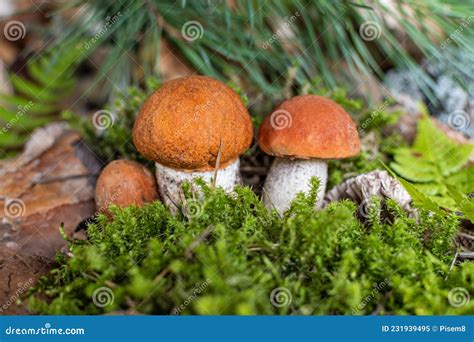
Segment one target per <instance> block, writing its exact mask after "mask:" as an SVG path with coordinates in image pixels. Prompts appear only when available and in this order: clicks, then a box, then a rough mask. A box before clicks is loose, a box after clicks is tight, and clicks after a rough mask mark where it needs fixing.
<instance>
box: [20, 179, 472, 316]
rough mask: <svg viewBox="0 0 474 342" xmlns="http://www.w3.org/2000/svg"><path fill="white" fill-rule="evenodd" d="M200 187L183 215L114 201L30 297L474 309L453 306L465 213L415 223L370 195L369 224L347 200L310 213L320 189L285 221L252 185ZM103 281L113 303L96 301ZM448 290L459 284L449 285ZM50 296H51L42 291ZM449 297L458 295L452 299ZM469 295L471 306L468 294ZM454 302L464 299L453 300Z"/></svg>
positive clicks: (300, 310)
mask: <svg viewBox="0 0 474 342" xmlns="http://www.w3.org/2000/svg"><path fill="white" fill-rule="evenodd" d="M201 186H203V191H204V197H203V198H202V199H201V200H199V201H197V200H193V199H191V198H189V199H188V203H187V208H185V209H183V214H182V215H178V216H176V217H174V216H172V215H171V214H170V213H169V211H168V210H167V209H166V208H165V207H164V206H163V205H162V204H161V203H160V202H155V203H153V204H150V205H147V206H145V207H143V208H136V207H129V208H125V209H118V208H115V209H114V210H113V212H114V215H115V220H114V221H113V222H107V220H106V218H105V217H100V218H99V221H98V222H97V223H96V224H93V225H91V226H89V228H88V235H89V241H87V242H72V243H71V245H70V250H71V252H72V253H73V257H71V258H68V257H65V256H64V255H60V256H58V263H59V266H58V268H56V269H55V270H53V271H52V272H51V274H50V275H49V276H48V277H46V278H44V279H43V280H42V281H41V282H40V283H39V285H38V286H37V287H36V289H35V290H34V291H35V292H36V293H33V294H32V296H31V297H30V299H29V305H30V308H31V309H32V310H33V311H36V312H40V313H46V314H84V313H88V314H101V313H105V312H110V311H115V310H119V309H126V310H134V311H138V312H143V313H150V314H169V313H180V314H370V313H373V312H374V311H376V312H378V313H380V314H473V313H474V302H473V301H471V302H468V303H465V305H462V306H459V307H455V306H452V305H450V303H449V298H448V297H449V296H450V293H451V294H452V293H453V289H455V288H463V289H464V291H467V292H468V293H469V292H470V293H472V292H473V290H474V281H473V280H474V264H471V263H464V264H461V265H459V266H456V267H454V268H453V269H452V270H451V271H449V266H450V262H451V260H452V258H453V255H454V251H453V246H452V241H453V237H454V235H455V233H456V231H457V226H458V221H457V218H456V217H455V216H454V215H449V216H447V217H440V216H438V215H433V214H428V213H421V217H420V218H419V220H418V222H417V221H416V220H414V219H410V218H408V217H407V216H406V215H405V213H404V212H403V211H402V210H400V209H399V208H398V207H397V206H396V205H395V204H394V203H392V202H388V203H387V207H388V210H389V211H390V213H391V215H390V216H391V219H390V221H385V222H382V221H381V220H380V218H379V217H378V208H379V206H380V203H378V202H377V201H374V202H373V205H372V206H371V210H370V215H369V216H370V217H369V218H368V220H367V222H366V223H365V225H363V224H361V223H360V222H359V221H358V220H357V219H355V215H354V214H355V210H356V208H355V206H354V205H353V204H352V203H351V202H341V203H335V204H333V205H331V206H329V207H328V208H327V209H325V210H322V211H315V210H313V203H314V201H315V196H316V191H315V190H316V187H317V186H314V188H313V191H312V193H311V194H310V195H309V196H303V195H300V196H299V197H298V198H297V200H295V202H294V203H293V205H292V207H291V209H290V210H289V211H288V212H287V213H286V214H285V216H284V217H283V218H282V219H280V218H279V217H278V215H277V214H276V213H268V212H267V210H266V209H265V208H264V206H263V205H262V203H261V202H260V200H259V199H258V198H257V197H256V196H255V194H254V193H253V192H252V191H251V190H250V189H249V188H246V187H239V188H237V189H236V193H235V194H233V195H229V194H226V193H225V192H224V191H222V190H220V189H211V188H209V187H206V186H204V185H201ZM100 287H107V288H109V289H110V291H109V292H110V293H112V294H113V298H114V299H113V301H111V300H109V301H108V302H107V304H109V305H107V306H104V307H101V306H97V305H95V304H94V300H93V297H94V291H96V290H97V289H98V288H100ZM450 291H451V292H450ZM38 293H42V296H41V297H42V298H44V295H46V296H47V299H46V300H45V301H44V299H43V300H42V299H39V297H40V296H38ZM451 297H452V296H451ZM463 304H464V303H463ZM456 306H457V305H456Z"/></svg>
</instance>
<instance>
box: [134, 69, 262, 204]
mask: <svg viewBox="0 0 474 342" xmlns="http://www.w3.org/2000/svg"><path fill="white" fill-rule="evenodd" d="M252 137H253V127H252V121H251V119H250V116H249V113H248V111H247V109H246V108H245V106H244V104H243V103H242V101H241V99H240V97H239V95H237V94H236V93H235V92H234V91H233V90H232V89H230V88H229V87H227V86H226V85H225V84H223V83H221V82H219V81H217V80H214V79H212V78H210V77H204V76H190V77H183V78H178V79H175V80H172V81H169V82H167V83H165V84H164V85H163V86H162V87H161V88H159V89H158V90H157V91H155V92H154V93H153V94H152V95H151V96H150V97H149V98H148V99H147V101H146V102H145V104H144V105H143V107H142V109H141V111H140V113H139V114H138V117H137V119H136V121H135V125H134V127H133V142H134V144H135V146H136V148H137V150H138V151H139V152H140V153H141V154H142V155H143V156H145V157H146V158H148V159H149V160H153V161H154V162H155V165H156V179H157V183H158V188H159V191H160V194H161V195H162V197H163V200H164V201H165V203H167V204H168V205H170V204H172V203H174V204H177V203H179V202H180V200H181V197H180V193H181V184H182V183H183V182H185V181H191V180H193V179H195V178H203V179H204V180H205V181H208V182H210V181H211V180H212V179H213V178H214V175H215V174H217V179H215V180H214V182H215V184H216V185H217V186H221V187H223V188H224V189H226V190H230V189H232V188H233V187H234V185H235V184H236V183H237V182H238V180H239V179H240V173H239V156H240V155H241V154H243V153H244V152H245V151H246V150H247V149H248V148H249V146H250V144H251V142H252ZM215 169H217V171H218V172H217V173H215Z"/></svg>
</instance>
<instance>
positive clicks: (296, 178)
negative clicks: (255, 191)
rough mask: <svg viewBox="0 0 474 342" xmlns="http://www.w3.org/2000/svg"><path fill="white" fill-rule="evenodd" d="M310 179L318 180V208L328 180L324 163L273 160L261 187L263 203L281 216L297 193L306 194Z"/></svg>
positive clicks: (315, 160)
mask: <svg viewBox="0 0 474 342" xmlns="http://www.w3.org/2000/svg"><path fill="white" fill-rule="evenodd" d="M312 177H317V178H319V180H320V186H319V190H318V201H317V204H316V207H320V206H321V204H322V200H323V197H324V193H325V191H326V182H327V179H328V166H327V164H326V162H325V161H324V160H321V159H295V160H290V159H288V158H275V160H274V162H273V164H272V166H271V167H270V170H269V172H268V175H267V179H266V180H265V185H264V187H263V191H264V192H263V201H264V203H265V205H266V207H267V208H269V209H273V208H275V209H276V210H277V211H278V213H279V214H280V215H282V214H283V213H284V212H285V211H286V210H287V209H288V208H289V207H290V204H291V201H293V200H294V199H295V197H296V195H297V194H298V193H299V192H305V193H308V191H309V190H310V188H311V184H310V180H311V178H312Z"/></svg>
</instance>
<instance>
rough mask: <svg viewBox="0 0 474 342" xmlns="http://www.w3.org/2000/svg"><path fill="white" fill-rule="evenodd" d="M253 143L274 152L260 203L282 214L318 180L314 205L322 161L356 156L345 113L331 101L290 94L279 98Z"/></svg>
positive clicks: (324, 168) (324, 170)
mask: <svg viewBox="0 0 474 342" xmlns="http://www.w3.org/2000/svg"><path fill="white" fill-rule="evenodd" d="M258 145H259V146H260V148H261V149H262V150H263V151H264V152H265V153H267V154H270V155H272V156H275V157H276V158H275V161H274V162H273V164H272V166H271V168H270V171H269V172H268V175H267V179H266V181H265V184H264V187H263V190H264V198H263V200H264V202H265V204H266V205H267V207H270V208H272V207H275V209H277V211H278V212H279V213H280V214H281V213H283V212H284V211H285V210H286V209H288V207H289V206H290V203H291V201H292V200H293V199H294V198H295V197H296V195H297V194H298V193H299V192H307V191H308V190H309V189H310V179H311V178H312V177H317V178H319V180H320V187H319V191H318V206H319V205H320V204H321V203H322V198H323V197H324V192H325V190H326V182H327V178H328V171H327V160H328V159H343V158H349V157H353V156H356V155H357V154H358V153H359V151H360V141H359V134H358V133H357V127H356V125H355V123H354V121H352V119H351V117H350V115H349V114H348V113H346V111H345V110H344V109H343V108H342V107H341V106H339V105H338V104H337V103H335V102H334V101H332V100H330V99H326V98H324V97H321V96H316V95H303V96H295V97H293V98H291V99H289V100H286V101H285V102H283V103H282V104H281V105H280V106H279V107H277V108H276V109H275V110H274V111H273V113H271V114H270V115H268V116H267V117H266V118H265V120H264V121H263V123H262V125H261V126H260V130H259V133H258Z"/></svg>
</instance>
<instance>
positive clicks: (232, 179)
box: [155, 159, 240, 211]
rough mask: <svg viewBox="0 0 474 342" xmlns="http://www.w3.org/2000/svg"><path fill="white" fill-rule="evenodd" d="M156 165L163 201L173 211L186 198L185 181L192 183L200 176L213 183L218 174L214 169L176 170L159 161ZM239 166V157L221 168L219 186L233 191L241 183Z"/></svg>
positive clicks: (217, 180) (218, 179) (217, 179)
mask: <svg viewBox="0 0 474 342" xmlns="http://www.w3.org/2000/svg"><path fill="white" fill-rule="evenodd" d="M155 165H156V181H157V184H158V190H159V192H160V195H161V197H162V199H163V202H164V203H165V204H166V205H167V206H168V207H169V208H170V209H171V210H172V211H176V210H177V206H178V205H179V204H181V203H183V202H184V200H185V198H184V193H183V190H182V185H183V183H185V182H190V183H192V182H193V180H195V179H198V178H202V179H203V180H204V181H205V182H206V183H211V182H212V181H213V179H214V175H215V174H216V172H215V171H214V170H212V171H192V172H186V171H183V170H175V169H173V168H170V167H166V166H163V165H161V164H159V163H155ZM239 166H240V161H239V159H237V160H236V161H235V162H233V163H232V164H229V165H228V166H226V167H225V168H223V169H219V170H218V171H217V177H216V181H215V185H216V186H217V187H222V188H223V189H224V190H226V191H232V189H233V188H234V186H235V185H236V184H238V183H240V172H239Z"/></svg>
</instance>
